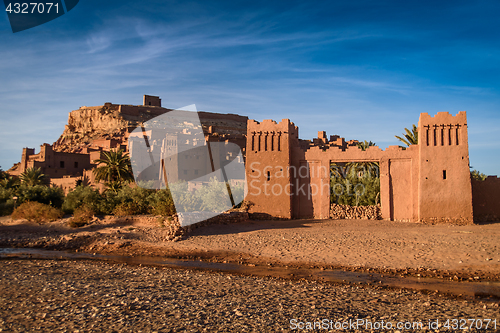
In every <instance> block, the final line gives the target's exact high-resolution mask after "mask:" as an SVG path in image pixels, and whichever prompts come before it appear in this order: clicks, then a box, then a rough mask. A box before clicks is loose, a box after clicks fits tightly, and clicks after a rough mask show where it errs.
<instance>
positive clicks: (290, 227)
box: [0, 216, 500, 280]
mask: <svg viewBox="0 0 500 333" xmlns="http://www.w3.org/2000/svg"><path fill="white" fill-rule="evenodd" d="M66 222H67V220H61V221H57V222H52V223H49V224H45V225H36V224H31V223H28V222H26V221H25V222H22V221H12V220H10V219H9V218H5V217H4V218H2V219H1V220H0V223H1V225H0V246H1V247H37V248H46V249H57V250H64V249H68V250H72V251H81V252H90V253H102V254H109V253H113V254H123V255H134V256H138V255H146V256H164V257H174V258H203V259H206V260H211V261H221V262H223V261H228V262H240V263H246V264H251V265H268V264H271V265H291V266H315V267H325V268H329V267H342V268H347V269H350V270H367V269H374V270H375V271H383V272H388V271H390V272H392V273H398V274H405V275H406V274H410V275H418V274H420V275H419V276H437V277H444V278H446V279H448V278H450V279H455V280H462V279H469V278H470V279H474V278H476V280H477V277H479V278H480V279H481V280H482V279H489V280H500V242H499V240H500V223H496V224H484V225H471V226H453V225H424V224H418V223H404V222H389V221H367V220H291V221H248V222H241V223H236V224H227V225H224V224H220V225H212V226H206V227H201V228H198V229H195V230H194V231H192V232H191V233H190V234H189V235H187V236H186V237H185V239H183V240H181V241H178V242H171V241H164V239H165V237H166V234H167V230H165V229H166V228H162V227H161V226H160V225H159V224H158V221H157V219H156V218H155V217H152V216H151V217H148V216H145V217H135V218H121V219H116V218H114V217H107V218H101V219H96V221H95V223H94V224H92V225H89V226H86V227H82V228H78V229H72V228H69V227H67V226H66Z"/></svg>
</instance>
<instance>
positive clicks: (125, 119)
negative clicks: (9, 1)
mask: <svg viewBox="0 0 500 333" xmlns="http://www.w3.org/2000/svg"><path fill="white" fill-rule="evenodd" d="M167 111H171V109H166V108H163V107H162V106H161V100H160V98H159V97H156V96H148V95H145V96H144V100H143V105H138V106H137V105H119V104H112V103H105V104H104V105H102V106H96V107H81V108H80V109H78V110H75V111H72V112H70V114H69V117H68V125H66V127H65V129H64V132H63V134H62V135H61V137H60V138H59V139H58V140H57V141H56V142H55V143H54V144H53V145H49V144H43V145H42V146H41V150H40V152H39V153H38V154H35V151H34V149H32V148H24V149H23V152H22V157H21V162H20V163H18V164H16V165H15V166H14V167H13V168H11V169H10V170H9V173H10V174H12V175H19V174H21V173H22V172H24V171H25V170H26V169H27V168H30V167H40V168H41V169H42V172H43V173H44V174H45V175H46V176H47V177H48V179H49V180H50V183H51V184H52V185H53V186H60V187H62V188H63V189H65V191H69V190H70V189H72V188H74V186H75V185H76V183H77V181H80V182H82V181H83V182H84V183H88V184H90V185H92V186H97V187H99V186H100V187H101V188H102V184H95V182H94V178H93V175H92V169H93V168H95V167H96V166H97V165H96V164H95V163H94V161H95V160H96V159H98V158H100V157H101V155H102V152H104V151H109V150H111V149H118V148H121V149H124V150H127V149H128V147H129V145H128V140H129V136H130V134H131V133H132V131H133V130H134V129H135V128H136V127H138V126H142V124H144V122H146V121H147V120H150V119H152V118H154V117H156V116H159V115H162V114H164V113H165V112H167ZM199 117H200V121H201V125H202V128H203V133H204V135H205V142H213V141H218V142H231V143H235V144H237V145H238V146H239V147H240V148H241V151H242V154H243V157H244V160H245V174H246V175H245V177H246V182H247V195H246V200H247V201H249V202H251V203H252V204H253V205H251V208H250V212H251V213H260V214H265V215H267V216H269V217H281V218H317V219H325V218H329V216H330V195H331V194H330V193H331V189H330V167H331V165H332V163H347V162H376V163H378V166H379V170H380V210H381V215H382V218H384V219H390V220H397V221H420V222H424V223H438V222H443V221H444V222H453V223H457V224H469V223H473V221H474V220H475V221H481V220H498V219H499V217H500V206H498V205H497V204H496V203H497V202H498V199H499V198H500V179H498V178H497V177H488V178H487V179H486V180H485V181H482V182H481V181H475V180H473V179H472V180H471V177H470V168H469V150H468V134H467V117H466V113H465V111H461V112H459V113H458V114H457V115H456V116H453V115H451V114H449V113H448V112H438V113H437V115H435V116H430V115H429V114H427V113H422V114H421V115H420V119H419V122H418V136H419V137H418V142H419V144H418V145H412V146H410V147H408V148H402V147H398V146H390V147H389V148H387V149H386V150H381V149H380V148H378V147H376V146H373V147H369V148H368V149H366V150H362V149H360V148H358V147H357V141H347V142H346V141H345V140H344V139H343V138H340V137H339V136H330V138H327V136H326V133H325V132H322V131H320V132H318V138H315V139H313V140H311V141H309V140H301V139H299V135H298V127H297V126H295V124H294V123H292V122H291V121H290V120H288V119H283V120H282V121H281V122H279V123H277V122H275V121H272V120H264V121H262V122H260V123H259V122H257V121H254V120H249V119H248V118H247V117H243V116H239V115H234V114H217V113H208V112H199ZM145 136H146V137H147V138H148V139H149V140H155V141H158V142H160V144H159V145H160V146H163V147H165V145H166V144H167V143H170V142H171V141H168V140H171V138H163V137H159V136H158V135H156V136H155V133H152V132H148V133H146V132H145ZM160 136H161V135H160ZM162 142H163V143H162ZM242 162H243V161H242ZM179 166H180V168H185V169H186V170H182V171H183V173H182V172H181V170H180V169H179V170H178V179H183V178H186V180H189V179H192V178H194V177H193V175H189V176H188V172H195V171H197V170H188V167H189V166H185V167H183V166H181V165H180V164H179ZM196 174H198V173H197V172H196ZM183 175H185V176H184V177H183Z"/></svg>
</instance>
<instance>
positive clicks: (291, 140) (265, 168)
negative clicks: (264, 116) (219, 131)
mask: <svg viewBox="0 0 500 333" xmlns="http://www.w3.org/2000/svg"><path fill="white" fill-rule="evenodd" d="M298 132H299V131H298V128H297V126H295V125H294V124H293V123H292V122H291V121H290V120H289V119H283V120H282V121H281V122H279V123H276V122H275V121H272V120H264V121H262V122H261V123H259V122H257V121H255V120H248V122H247V143H246V149H247V154H246V178H247V186H248V188H247V196H246V200H248V201H251V202H252V203H254V206H253V207H251V210H250V212H258V213H264V214H266V215H267V214H268V215H270V216H275V217H283V218H292V217H293V216H292V196H291V195H290V194H291V193H293V188H292V181H293V180H292V179H291V175H290V172H289V167H290V165H291V148H292V147H294V146H298V144H299V139H298V138H299V133H298ZM262 207H266V209H265V210H264V211H263V210H262ZM252 209H254V211H252Z"/></svg>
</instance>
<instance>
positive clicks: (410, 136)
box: [395, 124, 418, 147]
mask: <svg viewBox="0 0 500 333" xmlns="http://www.w3.org/2000/svg"><path fill="white" fill-rule="evenodd" d="M405 131H406V134H404V133H403V136H404V138H402V137H400V136H398V135H395V137H396V138H397V139H399V140H400V141H401V142H403V143H404V144H405V145H407V146H408V147H409V146H411V145H418V128H417V126H416V125H415V124H413V128H412V130H411V131H410V130H409V129H407V128H405Z"/></svg>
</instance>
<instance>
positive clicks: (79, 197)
mask: <svg viewBox="0 0 500 333" xmlns="http://www.w3.org/2000/svg"><path fill="white" fill-rule="evenodd" d="M103 200H104V198H103V196H102V195H101V194H99V191H98V190H95V189H93V188H92V187H90V186H82V185H80V186H77V187H75V189H74V190H73V191H71V192H69V193H68V194H67V195H66V198H64V203H63V205H62V210H63V211H64V212H65V213H67V214H72V213H73V212H74V211H75V210H76V209H77V208H78V207H80V206H82V205H86V206H87V207H89V208H90V209H92V210H93V211H94V212H96V213H99V212H101V208H102V207H101V206H102V201H103Z"/></svg>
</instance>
